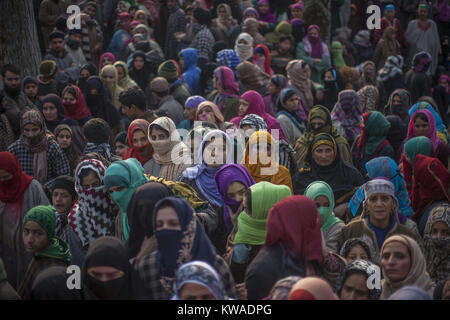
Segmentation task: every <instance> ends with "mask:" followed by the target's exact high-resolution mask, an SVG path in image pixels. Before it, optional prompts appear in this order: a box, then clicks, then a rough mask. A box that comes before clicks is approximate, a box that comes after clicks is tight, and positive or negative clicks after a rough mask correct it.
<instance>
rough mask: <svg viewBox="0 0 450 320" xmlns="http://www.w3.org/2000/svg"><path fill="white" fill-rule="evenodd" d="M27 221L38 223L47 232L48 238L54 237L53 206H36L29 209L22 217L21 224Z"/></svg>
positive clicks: (54, 217) (54, 216)
mask: <svg viewBox="0 0 450 320" xmlns="http://www.w3.org/2000/svg"><path fill="white" fill-rule="evenodd" d="M28 221H34V222H36V223H37V224H39V225H40V226H41V227H42V229H44V230H45V232H46V233H47V238H48V239H52V238H54V237H55V228H56V209H55V208H53V206H50V205H49V206H37V207H34V208H33V209H30V210H29V211H28V212H27V214H26V215H25V217H24V218H23V226H24V225H25V223H27V222H28Z"/></svg>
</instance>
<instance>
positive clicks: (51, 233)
mask: <svg viewBox="0 0 450 320" xmlns="http://www.w3.org/2000/svg"><path fill="white" fill-rule="evenodd" d="M28 221H34V222H36V223H37V224H39V225H40V226H41V227H42V229H44V231H45V232H46V234H47V238H48V239H49V241H50V242H51V243H52V244H51V245H50V246H49V247H48V248H46V249H45V250H43V251H41V252H38V253H37V254H36V255H35V256H36V257H46V258H53V259H58V260H62V261H64V262H65V263H67V264H70V260H71V259H72V254H71V253H70V249H69V245H68V244H67V243H66V242H65V241H64V240H63V239H61V238H59V237H55V228H56V209H55V208H54V207H53V206H50V205H48V206H37V207H34V208H32V209H30V210H29V211H28V212H27V214H26V215H25V217H24V218H23V224H22V225H23V226H24V225H25V224H26V223H27V222H28Z"/></svg>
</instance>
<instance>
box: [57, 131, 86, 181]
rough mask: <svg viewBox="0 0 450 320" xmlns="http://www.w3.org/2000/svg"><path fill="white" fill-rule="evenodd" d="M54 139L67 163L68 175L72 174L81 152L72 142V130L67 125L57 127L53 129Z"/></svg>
mask: <svg viewBox="0 0 450 320" xmlns="http://www.w3.org/2000/svg"><path fill="white" fill-rule="evenodd" d="M55 138H56V142H58V144H59V145H60V146H61V149H62V150H63V151H64V154H65V155H66V157H67V160H68V161H69V166H70V173H71V174H72V173H73V172H74V171H75V168H76V166H77V165H78V162H79V161H80V158H81V151H80V150H79V149H78V148H77V146H76V145H75V143H74V141H73V132H72V129H71V128H70V127H69V126H68V125H67V124H60V125H58V126H57V127H56V128H55Z"/></svg>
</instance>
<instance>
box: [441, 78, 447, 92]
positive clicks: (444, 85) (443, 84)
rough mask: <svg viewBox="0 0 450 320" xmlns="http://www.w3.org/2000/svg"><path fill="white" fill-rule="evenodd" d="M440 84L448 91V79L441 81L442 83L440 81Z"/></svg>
mask: <svg viewBox="0 0 450 320" xmlns="http://www.w3.org/2000/svg"><path fill="white" fill-rule="evenodd" d="M439 84H440V85H441V86H443V87H444V88H445V91H448V81H447V79H441V81H439Z"/></svg>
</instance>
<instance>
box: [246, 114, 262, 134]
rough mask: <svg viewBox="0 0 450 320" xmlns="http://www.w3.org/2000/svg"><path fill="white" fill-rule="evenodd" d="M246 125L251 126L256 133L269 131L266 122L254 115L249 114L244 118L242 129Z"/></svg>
mask: <svg viewBox="0 0 450 320" xmlns="http://www.w3.org/2000/svg"><path fill="white" fill-rule="evenodd" d="M245 125H247V126H251V127H252V128H254V129H255V131H259V130H264V131H267V124H266V122H265V121H264V119H263V118H261V117H260V116H258V115H256V114H253V113H251V114H248V115H246V116H245V117H244V118H242V120H241V123H240V127H241V128H242V127H243V126H245Z"/></svg>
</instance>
